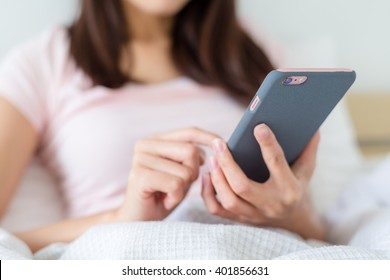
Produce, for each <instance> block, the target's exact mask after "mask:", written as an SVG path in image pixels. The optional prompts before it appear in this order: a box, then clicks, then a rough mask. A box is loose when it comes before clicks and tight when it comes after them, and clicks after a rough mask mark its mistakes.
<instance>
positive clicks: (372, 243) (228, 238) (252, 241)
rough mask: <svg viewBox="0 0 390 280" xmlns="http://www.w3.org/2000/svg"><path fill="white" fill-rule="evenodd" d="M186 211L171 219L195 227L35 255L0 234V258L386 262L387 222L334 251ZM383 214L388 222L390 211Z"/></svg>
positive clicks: (107, 230) (115, 229)
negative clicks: (379, 260) (378, 260)
mask: <svg viewBox="0 0 390 280" xmlns="http://www.w3.org/2000/svg"><path fill="white" fill-rule="evenodd" d="M185 208H186V209H181V210H180V216H176V217H174V219H177V220H180V219H182V218H184V216H185V218H186V219H188V218H192V219H194V220H195V222H184V221H169V220H168V221H164V222H137V223H122V224H112V225H102V226H96V227H93V228H91V229H90V230H88V231H87V232H86V233H85V234H83V235H82V236H81V237H80V238H78V239H77V240H75V241H74V242H72V243H70V244H53V245H51V246H49V247H47V248H44V249H42V250H41V251H39V252H37V253H36V254H35V255H33V254H32V253H31V251H30V250H29V249H28V247H27V246H26V245H25V244H24V243H23V242H22V241H21V240H19V239H17V238H16V237H14V236H12V235H10V234H9V233H8V232H6V231H4V230H0V259H3V260H4V259H65V260H66V259H82V260H85V259H160V260H165V259H338V260H352V259H371V260H372V259H390V246H389V245H390V234H389V233H390V225H389V223H387V225H386V223H383V222H378V223H376V224H375V223H374V224H368V225H367V227H362V228H361V231H360V234H361V235H362V236H361V238H360V239H361V241H360V243H359V242H357V243H356V242H355V243H356V244H355V246H332V245H330V244H326V243H322V242H318V241H304V240H302V239H301V238H299V237H298V236H296V235H295V234H292V233H289V232H286V231H282V230H275V229H266V228H256V227H250V226H246V225H241V224H232V223H231V222H230V224H227V223H229V222H227V221H224V220H220V219H218V218H215V217H212V216H210V215H208V214H207V213H206V212H205V211H204V210H202V208H201V207H200V205H198V206H196V205H191V206H189V205H187V206H185ZM183 213H186V214H185V215H183ZM382 214H383V213H382ZM386 215H387V218H389V217H390V211H389V212H387V213H386ZM378 217H379V216H378ZM204 222H209V224H205V223H204ZM216 223H218V224H216ZM221 223H224V224H221ZM369 227H371V228H369ZM357 234H359V233H357ZM378 236H379V237H380V238H378ZM384 244H387V245H386V247H384V246H383V245H384Z"/></svg>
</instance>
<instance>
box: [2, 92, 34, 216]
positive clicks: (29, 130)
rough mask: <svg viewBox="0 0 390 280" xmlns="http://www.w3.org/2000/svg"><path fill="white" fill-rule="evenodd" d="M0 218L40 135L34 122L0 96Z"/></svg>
mask: <svg viewBox="0 0 390 280" xmlns="http://www.w3.org/2000/svg"><path fill="white" fill-rule="evenodd" d="M0 120H1V121H0V155H1V156H0V218H1V217H2V216H3V215H4V213H5V211H6V209H7V206H8V204H9V202H10V200H11V197H12V195H13V193H14V192H15V189H16V186H17V184H18V182H19V180H20V178H21V175H22V174H23V171H24V169H25V167H26V166H27V164H28V162H29V161H30V159H31V157H32V155H33V154H34V152H35V149H36V146H37V142H38V136H37V133H36V132H35V130H34V128H33V127H32V125H31V124H30V123H29V122H28V121H27V120H26V119H25V118H24V116H22V115H21V114H20V113H19V112H18V111H17V110H16V109H15V108H14V107H13V106H12V105H11V104H10V103H9V102H8V101H6V100H5V99H4V98H2V97H0Z"/></svg>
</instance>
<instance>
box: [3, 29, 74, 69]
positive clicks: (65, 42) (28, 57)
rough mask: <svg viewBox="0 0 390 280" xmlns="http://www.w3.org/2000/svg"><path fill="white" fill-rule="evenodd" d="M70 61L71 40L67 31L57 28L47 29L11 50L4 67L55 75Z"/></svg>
mask: <svg viewBox="0 0 390 280" xmlns="http://www.w3.org/2000/svg"><path fill="white" fill-rule="evenodd" d="M68 59H69V39H68V34H67V29H66V28H65V27H63V26H56V27H51V28H49V29H46V30H45V31H43V32H42V33H41V34H39V35H38V36H36V37H35V38H33V39H31V40H29V41H27V42H25V43H23V44H21V45H20V46H18V47H16V48H14V49H12V50H11V52H10V53H9V54H8V55H7V56H6V57H5V59H4V61H3V63H2V64H3V66H7V64H12V65H13V66H17V65H21V66H23V68H26V67H27V68H34V70H36V71H40V70H42V71H44V72H48V73H52V74H53V73H55V72H57V71H58V68H59V67H62V66H64V63H66V61H67V60H68Z"/></svg>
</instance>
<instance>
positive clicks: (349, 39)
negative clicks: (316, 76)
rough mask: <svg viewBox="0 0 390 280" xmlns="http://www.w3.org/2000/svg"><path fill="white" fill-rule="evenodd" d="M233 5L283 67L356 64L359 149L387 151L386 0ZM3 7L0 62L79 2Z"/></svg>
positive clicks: (257, 0)
mask: <svg viewBox="0 0 390 280" xmlns="http://www.w3.org/2000/svg"><path fill="white" fill-rule="evenodd" d="M193 1H196V0H193ZM211 1H212V0H211ZM237 4H238V7H239V15H240V17H241V18H242V19H243V21H245V22H247V23H249V25H250V26H251V27H252V29H254V30H257V29H258V30H259V32H260V33H261V34H265V38H267V40H270V41H272V45H273V46H278V47H277V48H280V49H282V50H283V51H282V52H283V56H284V59H283V60H281V61H283V62H282V65H280V66H283V67H346V68H353V69H354V70H356V72H357V76H358V78H357V81H356V83H355V85H354V86H353V88H352V89H351V92H350V93H349V94H348V98H347V104H348V108H349V112H350V115H351V119H352V122H353V125H354V128H355V131H356V135H357V139H358V141H359V144H360V148H361V149H362V151H363V153H364V154H366V155H377V154H383V153H385V152H387V151H389V150H390V75H389V73H390V71H389V67H390V51H389V50H390V34H389V32H388V28H389V27H390V1H388V0H371V1H365V0H342V1H340V0H327V1H315V0H288V1H286V0H284V1H282V0H273V1H269V0H237ZM0 7H1V8H0V34H1V36H2V38H1V40H0V42H1V44H0V62H1V60H2V59H3V58H4V56H5V55H6V53H7V52H8V51H9V50H10V49H12V48H13V47H14V46H16V45H18V44H21V43H23V42H25V41H27V40H29V39H31V38H33V37H34V36H36V35H37V34H39V33H40V32H42V31H43V30H44V29H46V28H48V27H50V26H53V25H56V24H68V23H70V22H71V21H72V20H73V19H74V18H75V16H76V15H77V8H78V0H56V1H53V0H34V1H31V0H0Z"/></svg>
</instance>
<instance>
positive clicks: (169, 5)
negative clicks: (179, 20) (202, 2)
mask: <svg viewBox="0 0 390 280" xmlns="http://www.w3.org/2000/svg"><path fill="white" fill-rule="evenodd" d="M189 1H190V0H124V2H125V3H129V4H131V5H133V6H134V7H135V8H137V9H138V10H140V11H142V12H144V13H146V14H150V15H154V16H175V15H176V14H177V13H178V12H180V10H181V9H183V8H184V6H185V5H186V4H187V3H188V2H189Z"/></svg>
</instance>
